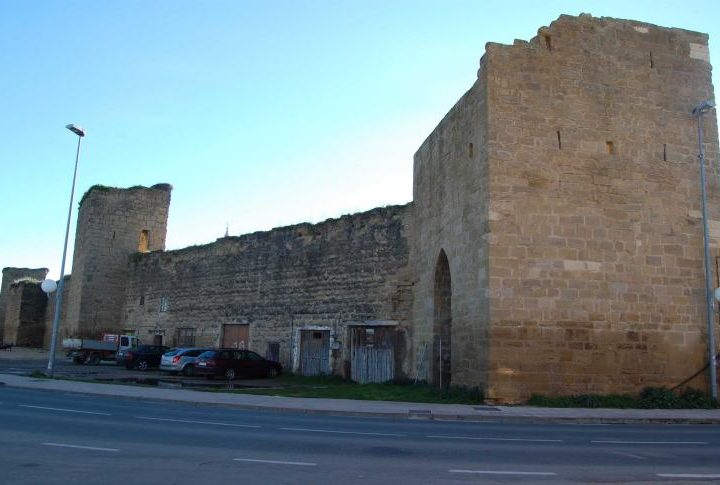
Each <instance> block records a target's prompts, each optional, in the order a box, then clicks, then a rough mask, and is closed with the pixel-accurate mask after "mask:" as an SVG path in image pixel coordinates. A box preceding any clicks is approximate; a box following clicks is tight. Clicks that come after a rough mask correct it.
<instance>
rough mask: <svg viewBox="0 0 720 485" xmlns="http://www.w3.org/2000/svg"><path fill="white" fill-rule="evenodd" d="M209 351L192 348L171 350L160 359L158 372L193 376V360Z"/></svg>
mask: <svg viewBox="0 0 720 485" xmlns="http://www.w3.org/2000/svg"><path fill="white" fill-rule="evenodd" d="M208 350H210V349H205V348H199V347H192V348H181V349H172V350H171V351H170V352H166V353H164V354H163V356H162V357H161V358H160V370H164V371H166V372H170V373H173V374H177V373H179V372H182V374H183V375H184V376H187V377H192V376H194V375H195V358H196V357H197V356H198V355H200V354H202V353H203V352H206V351H208Z"/></svg>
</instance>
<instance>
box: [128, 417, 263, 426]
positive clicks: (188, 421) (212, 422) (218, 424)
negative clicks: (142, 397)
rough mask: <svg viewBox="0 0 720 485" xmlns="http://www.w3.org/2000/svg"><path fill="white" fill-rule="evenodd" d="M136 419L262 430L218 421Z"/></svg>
mask: <svg viewBox="0 0 720 485" xmlns="http://www.w3.org/2000/svg"><path fill="white" fill-rule="evenodd" d="M135 418H136V419H147V420H148V421H169V422H171V423H190V424H211V425H213V426H230V427H233V428H260V427H261V426H257V425H252V424H234V423H220V422H217V421H191V420H189V419H170V418H151V417H149V416H135Z"/></svg>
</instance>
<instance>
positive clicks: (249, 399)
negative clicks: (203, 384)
mask: <svg viewBox="0 0 720 485" xmlns="http://www.w3.org/2000/svg"><path fill="white" fill-rule="evenodd" d="M0 386H9V387H18V388H25V389H39V390H51V391H62V392H76V393H81V394H93V395H100V396H120V397H125V398H131V399H152V400H166V401H177V402H189V403H200V404H210V405H219V406H233V407H237V408H239V409H249V410H266V411H276V412H279V411H283V412H300V413H308V414H330V415H341V416H363V417H387V418H404V419H437V420H454V421H484V422H535V423H543V422H545V423H547V422H553V423H563V422H566V423H580V424H581V423H589V424H596V423H604V424H608V423H611V424H619V423H624V424H643V423H645V424H647V423H676V424H680V423H682V424H720V409H712V410H706V409H577V408H562V409H558V408H538V407H529V406H469V405H461V404H426V403H403V402H389V401H354V400H350V399H307V398H292V397H279V396H257V395H247V394H232V393H219V392H199V391H189V390H185V389H167V388H152V387H140V386H126V385H116V384H95V383H89V382H77V381H66V380H53V379H36V378H32V377H25V376H18V375H12V374H0ZM0 389H1V387H0Z"/></svg>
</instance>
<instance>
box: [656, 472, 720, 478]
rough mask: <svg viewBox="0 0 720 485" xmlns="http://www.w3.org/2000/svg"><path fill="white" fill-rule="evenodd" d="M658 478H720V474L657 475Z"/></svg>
mask: <svg viewBox="0 0 720 485" xmlns="http://www.w3.org/2000/svg"><path fill="white" fill-rule="evenodd" d="M657 476H659V477H663V478H720V474H717V473H715V474H710V473H708V474H705V473H657Z"/></svg>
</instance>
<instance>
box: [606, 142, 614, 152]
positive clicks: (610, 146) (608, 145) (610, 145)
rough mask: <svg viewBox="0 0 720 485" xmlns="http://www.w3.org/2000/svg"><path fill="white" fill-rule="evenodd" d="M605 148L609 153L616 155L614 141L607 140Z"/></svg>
mask: <svg viewBox="0 0 720 485" xmlns="http://www.w3.org/2000/svg"><path fill="white" fill-rule="evenodd" d="M605 148H606V149H607V152H608V155H615V145H613V142H611V141H606V142H605Z"/></svg>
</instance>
